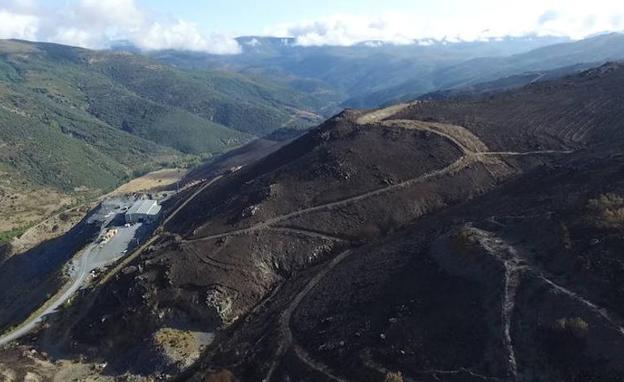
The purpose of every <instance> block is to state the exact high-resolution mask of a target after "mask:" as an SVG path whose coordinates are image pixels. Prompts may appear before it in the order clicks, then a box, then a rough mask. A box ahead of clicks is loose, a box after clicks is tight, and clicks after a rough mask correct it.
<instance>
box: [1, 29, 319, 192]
mask: <svg viewBox="0 0 624 382" xmlns="http://www.w3.org/2000/svg"><path fill="white" fill-rule="evenodd" d="M309 103H312V101H311V100H309V99H307V98H306V97H305V96H303V95H301V94H297V93H296V92H294V91H292V90H287V89H286V88H281V87H279V86H276V85H270V84H268V83H265V82H262V81H261V80H258V79H252V78H248V77H245V76H243V75H239V74H228V73H224V72H214V71H212V72H208V71H201V72H200V71H184V70H179V69H176V68H174V67H171V66H168V65H163V64H161V63H156V62H154V61H152V60H150V59H148V58H145V57H142V56H138V55H132V54H128V53H113V52H94V51H89V50H85V49H79V48H73V47H67V46H62V45H55V44H39V43H37V44H34V43H27V42H21V41H11V40H5V41H0V121H1V125H0V139H1V142H0V144H3V145H7V146H8V147H11V150H6V151H5V150H3V152H2V154H1V157H0V160H1V161H2V162H1V163H2V165H3V167H6V168H7V169H8V170H14V171H18V172H19V173H20V175H21V176H23V177H24V178H25V179H27V180H28V181H31V182H33V183H35V184H41V185H51V186H55V187H57V188H60V189H63V190H66V191H67V190H71V189H73V188H75V187H78V186H86V187H90V188H101V189H109V188H111V187H113V186H114V185H116V184H118V183H119V182H120V181H121V180H122V179H125V178H127V177H128V176H130V174H132V173H135V172H137V171H140V170H141V169H144V168H149V167H156V166H158V165H162V164H166V162H172V161H175V160H177V159H181V158H186V157H187V156H188V155H206V154H214V153H220V152H224V151H226V150H228V149H230V148H233V147H236V146H239V145H241V144H243V143H245V142H247V141H249V140H250V139H252V138H253V137H254V136H256V135H261V134H266V133H269V132H271V131H273V130H275V129H277V128H281V127H282V126H284V125H286V124H290V125H295V126H297V125H304V124H305V123H306V122H305V121H304V120H298V118H297V117H296V112H297V111H298V110H299V109H303V110H309V108H308V107H307V104H309Z"/></svg>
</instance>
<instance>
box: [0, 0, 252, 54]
mask: <svg viewBox="0 0 624 382" xmlns="http://www.w3.org/2000/svg"><path fill="white" fill-rule="evenodd" d="M0 38H17V39H26V40H37V41H50V42H57V43H62V44H68V45H76V46H82V47H87V48H105V47H108V46H109V44H110V43H111V41H113V40H117V39H123V40H128V41H131V42H132V43H134V44H135V45H137V46H138V47H139V48H141V49H146V50H156V49H183V50H192V51H202V52H208V53H214V54H234V53H238V52H240V46H239V45H238V43H237V42H236V40H234V39H233V38H231V37H229V36H225V35H220V34H214V35H205V34H203V33H202V31H200V28H199V27H198V26H197V25H196V24H194V23H191V22H188V21H185V20H181V19H176V18H170V17H160V16H158V15H155V14H153V13H152V12H150V11H149V10H146V9H143V8H141V7H139V6H138V4H137V3H136V2H135V0H79V1H77V2H74V3H70V4H67V5H65V6H61V7H59V8H55V9H52V8H50V7H45V6H42V5H41V4H39V3H37V2H35V1H33V0H13V1H11V0H9V1H8V2H7V3H6V4H0Z"/></svg>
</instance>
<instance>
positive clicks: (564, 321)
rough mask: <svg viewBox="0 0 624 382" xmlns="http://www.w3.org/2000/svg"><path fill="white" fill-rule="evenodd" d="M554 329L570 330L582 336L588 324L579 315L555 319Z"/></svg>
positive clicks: (587, 328)
mask: <svg viewBox="0 0 624 382" xmlns="http://www.w3.org/2000/svg"><path fill="white" fill-rule="evenodd" d="M556 329H558V330H560V331H567V332H571V333H572V334H574V335H576V336H584V335H585V334H586V333H587V331H588V330H589V324H588V323H587V321H585V320H583V319H582V318H580V317H574V318H560V319H558V320H557V323H556Z"/></svg>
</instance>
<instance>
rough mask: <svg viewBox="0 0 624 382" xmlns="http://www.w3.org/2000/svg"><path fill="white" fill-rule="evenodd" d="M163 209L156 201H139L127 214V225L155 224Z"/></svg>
mask: <svg viewBox="0 0 624 382" xmlns="http://www.w3.org/2000/svg"><path fill="white" fill-rule="evenodd" d="M160 209H161V207H160V206H159V205H158V202H157V201H155V200H148V199H145V200H137V201H136V202H134V204H133V205H132V207H130V209H128V211H127V212H126V223H130V224H134V223H154V222H155V221H156V220H158V215H159V214H160Z"/></svg>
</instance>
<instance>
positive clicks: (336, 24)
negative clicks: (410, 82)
mask: <svg viewBox="0 0 624 382" xmlns="http://www.w3.org/2000/svg"><path fill="white" fill-rule="evenodd" d="M621 1H622V0H618V1H615V0H592V1H584V2H581V1H575V0H523V1H514V2H511V1H500V0H471V1H467V0H438V1H423V0H333V1H332V0H314V1H310V0H289V1H284V0H203V1H196V0H195V1H191V0H0V38H21V39H27V40H37V41H53V42H59V43H64V44H69V45H77V46H84V47H89V48H105V47H107V46H108V45H109V44H110V42H111V41H113V40H119V39H125V40H129V41H131V42H133V43H134V44H136V45H137V46H139V47H141V48H144V49H147V50H150V49H188V50H196V51H206V52H211V53H217V54H233V53H237V52H239V51H240V46H238V43H237V42H236V41H235V40H234V39H233V38H234V37H236V36H240V35H251V34H255V35H279V36H290V37H294V38H296V39H297V42H298V43H299V44H301V45H351V44H354V43H358V42H362V41H367V40H382V41H386V42H389V43H396V44H407V43H412V42H413V41H414V40H415V39H446V40H450V41H454V40H455V41H460V40H461V41H474V40H479V39H484V38H493V37H503V36H524V35H530V34H538V35H558V36H568V37H571V38H575V39H579V38H583V37H585V36H588V35H591V34H595V33H600V32H608V31H623V30H624V6H622V5H621Z"/></svg>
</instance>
